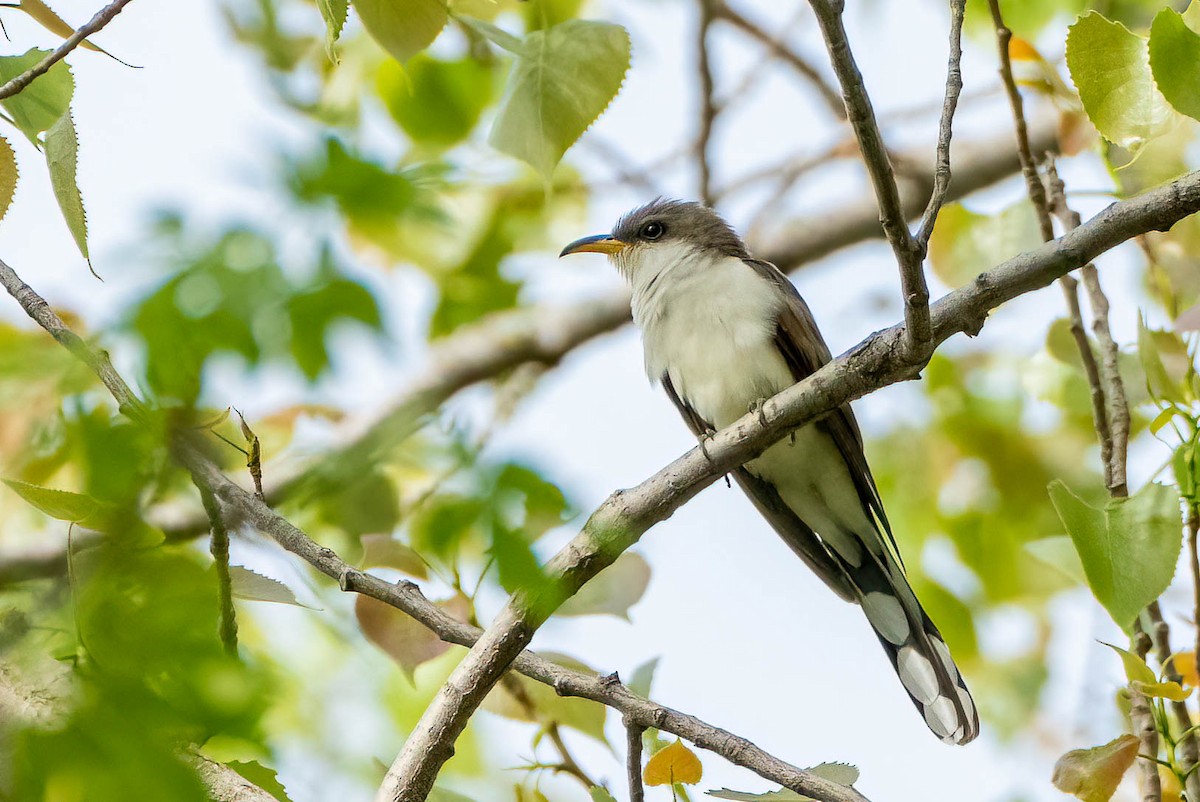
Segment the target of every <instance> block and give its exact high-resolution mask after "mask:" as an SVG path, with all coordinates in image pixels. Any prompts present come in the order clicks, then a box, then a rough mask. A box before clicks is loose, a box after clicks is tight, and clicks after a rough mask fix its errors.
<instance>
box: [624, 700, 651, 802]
mask: <svg viewBox="0 0 1200 802" xmlns="http://www.w3.org/2000/svg"><path fill="white" fill-rule="evenodd" d="M644 732H646V728H645V727H644V726H642V725H641V724H638V723H637V722H635V721H630V720H629V718H626V719H625V775H626V777H627V778H628V779H629V802H645V799H646V789H645V787H643V785H642V734H643V733H644Z"/></svg>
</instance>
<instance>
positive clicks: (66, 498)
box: [4, 479, 100, 523]
mask: <svg viewBox="0 0 1200 802" xmlns="http://www.w3.org/2000/svg"><path fill="white" fill-rule="evenodd" d="M4 484H6V485H8V486H9V488H11V489H12V490H13V492H15V493H16V494H17V495H18V496H20V497H21V498H23V499H24V500H25V501H26V502H27V503H28V504H30V505H31V506H33V507H36V508H37V509H39V510H41V511H42V512H44V513H45V514H46V515H49V516H50V517H51V518H56V519H58V520H60V521H72V522H74V523H80V522H82V521H85V520H87V519H88V518H90V517H91V516H93V515H95V514H96V513H97V512H98V511H99V509H100V504H99V503H98V502H97V501H96V500H95V499H94V498H91V497H90V496H85V495H81V494H79V493H68V492H67V491H65V490H52V489H51V488H48V487H38V486H37V485H31V484H28V483H27V482H19V481H17V480H15V479H5V480H4Z"/></svg>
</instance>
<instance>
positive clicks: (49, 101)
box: [0, 48, 75, 145]
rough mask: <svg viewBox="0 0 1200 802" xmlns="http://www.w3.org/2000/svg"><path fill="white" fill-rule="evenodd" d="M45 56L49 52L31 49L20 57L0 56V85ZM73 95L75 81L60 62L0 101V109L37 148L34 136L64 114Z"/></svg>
mask: <svg viewBox="0 0 1200 802" xmlns="http://www.w3.org/2000/svg"><path fill="white" fill-rule="evenodd" d="M48 55H50V51H49V50H38V49H37V48H34V49H32V50H27V51H26V52H25V53H24V54H22V55H20V56H0V84H2V83H6V82H8V81H11V80H12V79H13V78H16V77H17V76H18V75H20V74H21V73H23V72H25V71H26V70H29V69H30V68H32V67H34V66H35V65H36V64H37V63H38V62H39V61H41V60H42V59H44V58H45V57H46V56H48ZM74 93H75V79H74V78H73V77H71V70H70V68H68V67H67V63H66V62H65V61H60V62H58V63H56V64H55V65H54V66H53V67H51V68H50V69H49V70H47V71H46V73H45V74H43V75H41V76H39V77H38V79H37V80H36V81H34V82H33V83H31V84H30V85H29V86H27V87H26V88H25V89H24V90H22V91H21V92H18V93H17V94H15V95H13V96H12V97H8V98H5V99H4V100H0V106H3V107H4V109H5V110H6V111H8V113H9V115H10V116H11V117H12V119H13V122H15V123H16V124H17V128H19V129H21V133H23V134H25V136H27V137H29V141H30V142H32V143H34V145H37V144H38V139H37V135H38V134H40V133H41V132H42V131H45V130H46V129H48V128H49V127H50V126H52V125H54V124H55V123H56V122H58V121H59V120H60V119H62V116H63V115H64V114H66V113H67V108H68V107H69V106H70V104H71V96H72V95H73V94H74Z"/></svg>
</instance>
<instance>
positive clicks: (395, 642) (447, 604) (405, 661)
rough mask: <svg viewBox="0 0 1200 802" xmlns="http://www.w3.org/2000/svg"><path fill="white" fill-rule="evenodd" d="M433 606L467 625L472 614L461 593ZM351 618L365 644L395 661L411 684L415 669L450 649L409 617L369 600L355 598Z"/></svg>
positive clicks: (364, 597) (383, 604)
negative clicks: (355, 623)
mask: <svg viewBox="0 0 1200 802" xmlns="http://www.w3.org/2000/svg"><path fill="white" fill-rule="evenodd" d="M434 604H436V605H437V606H438V607H441V608H442V610H443V611H445V612H446V613H448V614H449V615H451V616H453V617H454V618H457V619H458V620H459V621H466V620H467V618H468V617H469V616H470V613H471V602H470V601H469V600H468V599H467V598H466V597H465V596H463V595H462V594H461V593H460V594H456V595H454V596H451V597H450V598H448V599H443V600H442V601H436V602H434ZM354 617H355V618H357V619H358V625H359V627H360V628H361V629H362V632H363V635H365V636H366V638H367V640H369V641H371V643H374V644H375V645H376V646H378V647H379V648H380V649H382V650H383V651H384V652H386V653H387V655H388V656H389V657H391V658H392V659H393V660H395V661H396V662H397V663H398V664H399V665H400V668H401V669H402V670H403V671H404V673H405V675H406V676H407V677H408V678H409V680H410V681H411V680H412V679H413V672H414V671H416V668H417V666H419V665H421V664H422V663H425V662H428V661H429V660H432V659H434V658H435V657H437V656H439V655H441V654H443V653H445V652H446V651H447V650H448V649H449V648H450V644H449V643H446V642H445V641H443V640H441V639H440V638H439V637H438V636H437V635H436V634H434V633H433V632H432V631H431V630H429V629H428V628H427V627H425V626H424V625H423V624H421V623H420V622H418V621H417V620H416V619H415V618H413V617H412V616H410V615H408V614H407V613H404V612H402V611H400V610H397V609H396V608H395V607H392V606H391V605H390V604H385V603H384V602H381V601H378V600H377V599H372V598H371V597H370V596H362V595H359V596H357V597H355V600H354Z"/></svg>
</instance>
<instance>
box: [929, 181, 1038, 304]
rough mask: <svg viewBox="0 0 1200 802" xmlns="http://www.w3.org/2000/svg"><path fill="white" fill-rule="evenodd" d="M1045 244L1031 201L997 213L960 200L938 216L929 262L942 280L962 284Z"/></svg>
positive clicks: (1025, 201) (931, 242) (955, 284)
mask: <svg viewBox="0 0 1200 802" xmlns="http://www.w3.org/2000/svg"><path fill="white" fill-rule="evenodd" d="M1041 244H1042V235H1041V231H1040V229H1039V228H1038V222H1037V217H1036V216H1035V215H1034V211H1033V205H1032V204H1031V203H1030V202H1029V201H1027V200H1022V201H1019V202H1017V203H1015V204H1013V205H1012V206H1009V207H1008V208H1007V209H1005V210H1004V211H1002V212H1000V213H999V214H996V215H985V214H976V213H975V212H972V211H970V210H968V209H967V208H966V207H965V206H963V205H962V204H960V203H950V204H947V205H946V207H945V208H944V209H943V210H942V213H941V214H939V215H938V220H937V225H936V226H935V227H934V230H933V236H932V238H931V239H930V242H929V261H930V266H931V267H932V268H933V272H934V274H935V275H936V276H937V277H938V278H939V279H941V280H942V282H944V283H945V284H946V285H947V286H950V287H959V286H962V285H964V284H966V283H968V282H970V281H973V280H974V279H975V277H976V276H978V275H979V274H980V273H982V272H983V271H985V270H987V269H989V268H991V267H993V266H995V265H998V264H1000V263H1001V262H1003V261H1004V260H1006V259H1009V258H1011V257H1013V256H1016V255H1017V254H1019V253H1024V252H1025V251H1028V250H1031V249H1033V248H1036V247H1037V246H1039V245H1041Z"/></svg>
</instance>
